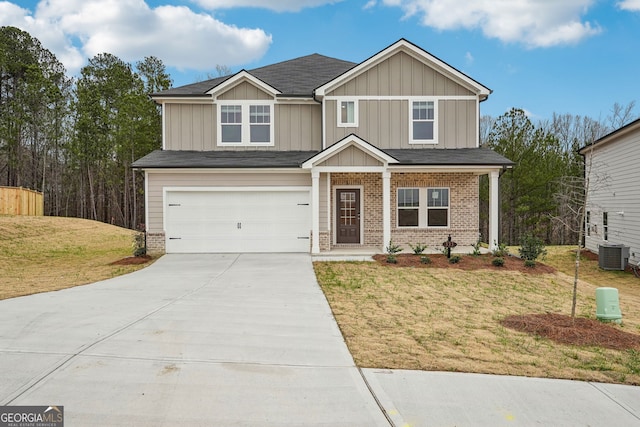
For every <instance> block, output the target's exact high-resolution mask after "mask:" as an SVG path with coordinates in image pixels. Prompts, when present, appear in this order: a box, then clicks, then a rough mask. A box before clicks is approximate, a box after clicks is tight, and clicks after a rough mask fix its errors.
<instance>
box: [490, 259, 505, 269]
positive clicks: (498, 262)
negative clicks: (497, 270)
mask: <svg viewBox="0 0 640 427" xmlns="http://www.w3.org/2000/svg"><path fill="white" fill-rule="evenodd" d="M491 264H493V265H495V266H496V267H503V266H504V258H501V257H498V258H494V259H493V260H492V261H491Z"/></svg>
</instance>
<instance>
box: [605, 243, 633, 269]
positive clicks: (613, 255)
mask: <svg viewBox="0 0 640 427" xmlns="http://www.w3.org/2000/svg"><path fill="white" fill-rule="evenodd" d="M628 262H629V246H624V245H613V244H606V245H600V246H599V247H598V264H599V265H600V268H602V269H603V270H624V269H625V268H626V267H627V263H628Z"/></svg>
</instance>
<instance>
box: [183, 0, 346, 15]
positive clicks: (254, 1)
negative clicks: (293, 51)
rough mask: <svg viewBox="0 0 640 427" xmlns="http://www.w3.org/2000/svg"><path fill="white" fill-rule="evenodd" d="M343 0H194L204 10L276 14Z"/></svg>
mask: <svg viewBox="0 0 640 427" xmlns="http://www.w3.org/2000/svg"><path fill="white" fill-rule="evenodd" d="M341 1H343V0H195V2H196V3H197V4H199V5H200V6H202V7H203V8H205V9H209V10H216V9H231V8H236V7H255V8H260V9H270V10H275V11H276V12H298V11H300V10H302V9H306V8H308V7H317V6H323V5H325V4H334V3H340V2H341Z"/></svg>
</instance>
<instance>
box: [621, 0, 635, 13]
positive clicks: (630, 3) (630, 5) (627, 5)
mask: <svg viewBox="0 0 640 427" xmlns="http://www.w3.org/2000/svg"><path fill="white" fill-rule="evenodd" d="M618 7H619V8H620V9H623V10H630V11H632V12H640V0H622V1H620V2H618Z"/></svg>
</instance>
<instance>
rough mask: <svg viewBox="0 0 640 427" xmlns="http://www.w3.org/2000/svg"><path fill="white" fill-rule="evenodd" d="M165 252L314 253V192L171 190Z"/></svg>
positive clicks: (169, 193)
mask: <svg viewBox="0 0 640 427" xmlns="http://www.w3.org/2000/svg"><path fill="white" fill-rule="evenodd" d="M165 215H166V219H165V220H166V222H165V225H166V252H167V253H194V252H200V253H202V252H234V253H238V252H309V250H310V246H309V245H310V240H309V239H310V233H311V208H310V206H309V191H306V190H304V191H276V190H269V191H264V190H257V191H253V190H251V191H167V193H166V199H165Z"/></svg>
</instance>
